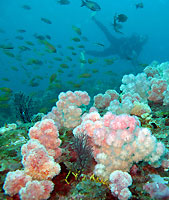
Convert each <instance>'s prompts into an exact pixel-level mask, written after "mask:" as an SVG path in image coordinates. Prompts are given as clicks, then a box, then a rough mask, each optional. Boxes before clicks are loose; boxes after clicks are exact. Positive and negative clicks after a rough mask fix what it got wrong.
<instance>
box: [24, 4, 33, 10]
mask: <svg viewBox="0 0 169 200" xmlns="http://www.w3.org/2000/svg"><path fill="white" fill-rule="evenodd" d="M22 8H23V9H25V10H31V7H30V6H29V5H23V6H22Z"/></svg>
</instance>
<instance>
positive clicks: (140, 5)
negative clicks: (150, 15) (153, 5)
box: [136, 2, 144, 9]
mask: <svg viewBox="0 0 169 200" xmlns="http://www.w3.org/2000/svg"><path fill="white" fill-rule="evenodd" d="M137 8H144V4H143V3H142V2H140V3H137V4H136V9H137Z"/></svg>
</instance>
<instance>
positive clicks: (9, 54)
mask: <svg viewBox="0 0 169 200" xmlns="http://www.w3.org/2000/svg"><path fill="white" fill-rule="evenodd" d="M3 52H4V54H6V55H7V56H9V57H12V58H14V57H15V55H14V54H13V53H12V52H10V51H7V50H3Z"/></svg>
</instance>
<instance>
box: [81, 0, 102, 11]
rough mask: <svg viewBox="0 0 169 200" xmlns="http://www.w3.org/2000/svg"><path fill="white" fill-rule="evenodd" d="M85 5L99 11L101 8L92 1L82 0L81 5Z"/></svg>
mask: <svg viewBox="0 0 169 200" xmlns="http://www.w3.org/2000/svg"><path fill="white" fill-rule="evenodd" d="M83 6H86V7H87V8H89V9H90V10H92V11H99V10H101V8H100V6H99V5H98V4H97V3H96V2H94V1H88V0H82V5H81V7H83Z"/></svg>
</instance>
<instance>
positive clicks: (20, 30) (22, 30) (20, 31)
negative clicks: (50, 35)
mask: <svg viewBox="0 0 169 200" xmlns="http://www.w3.org/2000/svg"><path fill="white" fill-rule="evenodd" d="M17 32H18V33H25V32H26V30H24V29H18V30H17Z"/></svg>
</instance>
